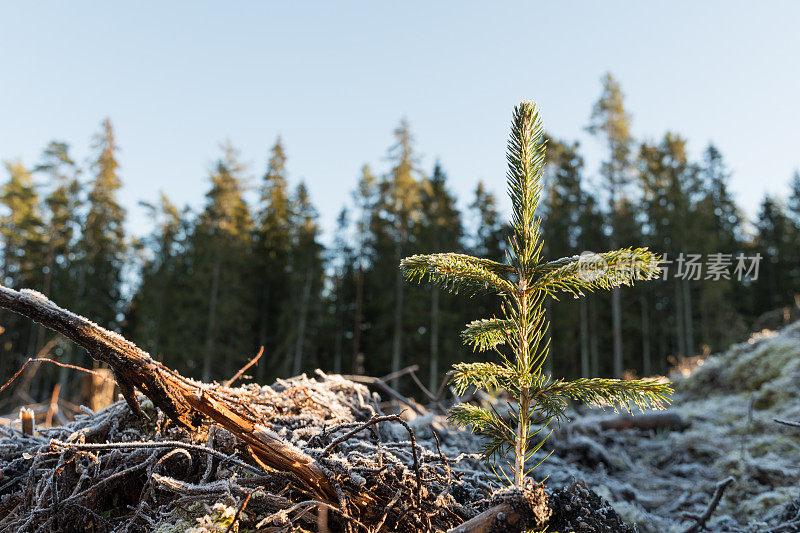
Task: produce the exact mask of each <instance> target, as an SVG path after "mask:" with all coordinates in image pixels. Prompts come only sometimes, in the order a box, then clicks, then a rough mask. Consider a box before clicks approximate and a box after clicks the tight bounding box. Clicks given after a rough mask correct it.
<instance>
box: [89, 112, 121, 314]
mask: <svg viewBox="0 0 800 533" xmlns="http://www.w3.org/2000/svg"><path fill="white" fill-rule="evenodd" d="M94 149H95V150H96V152H97V157H96V159H95V160H94V162H93V163H92V170H93V171H94V179H93V180H92V182H91V184H90V187H91V188H90V190H89V198H88V203H89V211H88V213H87V215H86V220H85V222H84V225H83V232H82V233H81V240H80V244H79V250H80V254H81V256H82V257H81V261H80V274H81V279H80V280H79V281H78V286H79V288H80V289H81V290H82V292H83V295H82V296H81V299H80V301H81V303H82V305H81V306H80V307H79V310H81V311H82V314H83V315H84V316H86V317H89V318H90V319H92V320H94V321H95V322H97V323H99V324H103V325H104V326H105V327H107V328H109V329H116V328H118V327H119V318H118V317H119V316H120V313H121V311H122V309H123V301H122V269H123V266H124V263H125V260H126V254H127V251H128V243H127V240H126V236H125V228H124V226H123V224H124V222H125V209H124V208H123V207H122V206H121V205H120V204H119V202H118V201H117V191H118V190H119V189H120V188H121V187H122V181H121V180H120V178H119V174H118V169H119V163H118V162H117V155H116V153H117V144H116V141H115V139H114V130H113V128H112V127H111V121H110V120H109V119H105V120H104V121H103V123H102V125H101V130H100V132H99V133H98V134H97V135H96V136H95V139H94Z"/></svg>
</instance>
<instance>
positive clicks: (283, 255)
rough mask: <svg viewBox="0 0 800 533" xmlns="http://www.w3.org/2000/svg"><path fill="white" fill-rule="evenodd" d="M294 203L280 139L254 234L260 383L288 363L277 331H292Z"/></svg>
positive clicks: (273, 152) (265, 180)
mask: <svg viewBox="0 0 800 533" xmlns="http://www.w3.org/2000/svg"><path fill="white" fill-rule="evenodd" d="M291 216H292V215H291V204H290V198H289V185H288V180H287V175H286V152H285V149H284V146H283V141H282V140H281V138H280V137H278V138H277V139H276V141H275V144H274V145H273V146H272V149H271V150H270V157H269V160H268V161H267V169H266V172H265V173H264V176H263V178H262V181H261V187H260V200H259V204H258V210H257V213H256V227H255V235H254V251H255V254H254V255H255V257H254V263H253V265H254V267H255V273H254V276H253V279H254V285H255V287H254V292H255V294H257V295H258V300H259V305H258V309H257V318H256V328H255V330H256V332H257V339H256V342H257V344H258V345H260V346H263V347H264V354H265V355H264V359H265V361H263V362H262V363H261V364H259V365H258V369H257V376H258V380H259V381H262V382H263V381H265V380H266V379H267V375H266V372H267V370H268V369H269V368H270V367H273V368H275V367H278V366H280V361H285V360H287V358H286V355H287V354H288V353H289V347H288V344H287V342H286V339H285V338H284V339H282V338H281V336H280V335H279V334H277V332H280V331H289V330H290V328H291V324H292V323H291V321H290V314H291V310H290V308H291V301H292V300H291V294H290V291H289V286H290V283H289V251H290V248H291Z"/></svg>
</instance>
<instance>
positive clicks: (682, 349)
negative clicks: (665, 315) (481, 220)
mask: <svg viewBox="0 0 800 533" xmlns="http://www.w3.org/2000/svg"><path fill="white" fill-rule="evenodd" d="M675 337H676V340H677V343H678V345H677V348H676V349H677V350H678V355H679V356H686V335H685V330H684V328H683V293H682V291H681V282H680V280H677V279H676V280H675Z"/></svg>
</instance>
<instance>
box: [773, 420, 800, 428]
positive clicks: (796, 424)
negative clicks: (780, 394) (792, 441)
mask: <svg viewBox="0 0 800 533" xmlns="http://www.w3.org/2000/svg"><path fill="white" fill-rule="evenodd" d="M772 420H774V421H775V422H777V423H778V424H783V425H784V426H789V427H793V428H800V422H792V421H791V420H780V419H778V418H773V419H772Z"/></svg>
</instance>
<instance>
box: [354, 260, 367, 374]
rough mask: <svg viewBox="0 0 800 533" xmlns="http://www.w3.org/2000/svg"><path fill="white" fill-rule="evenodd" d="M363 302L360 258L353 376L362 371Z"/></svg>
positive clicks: (362, 269) (362, 273) (360, 262)
mask: <svg viewBox="0 0 800 533" xmlns="http://www.w3.org/2000/svg"><path fill="white" fill-rule="evenodd" d="M363 302H364V267H363V265H362V258H361V257H359V260H358V277H357V278H356V309H355V316H354V317H353V360H352V364H351V371H352V372H353V374H356V375H358V374H361V373H362V372H363V369H362V368H361V365H360V364H359V354H360V353H361V313H362V311H361V308H362V306H363Z"/></svg>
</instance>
